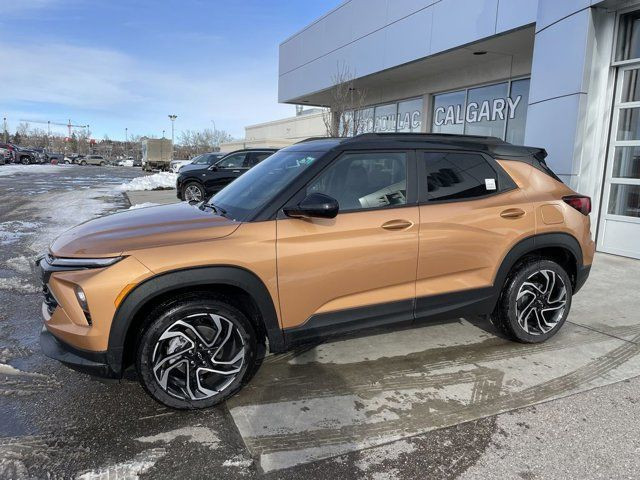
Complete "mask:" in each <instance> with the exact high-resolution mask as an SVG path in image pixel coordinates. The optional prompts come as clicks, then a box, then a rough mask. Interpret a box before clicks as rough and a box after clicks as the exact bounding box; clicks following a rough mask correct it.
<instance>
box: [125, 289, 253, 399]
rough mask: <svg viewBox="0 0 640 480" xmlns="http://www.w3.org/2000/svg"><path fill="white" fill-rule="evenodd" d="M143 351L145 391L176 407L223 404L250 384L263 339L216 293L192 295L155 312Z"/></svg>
mask: <svg viewBox="0 0 640 480" xmlns="http://www.w3.org/2000/svg"><path fill="white" fill-rule="evenodd" d="M149 319H150V323H149V324H148V326H147V328H146V330H145V331H144V334H143V335H142V337H141V339H140V341H139V344H138V349H137V358H136V368H137V371H138V376H139V378H140V382H141V383H142V386H143V387H144V388H145V390H146V391H147V392H148V393H149V394H150V395H151V396H152V397H153V398H154V399H155V400H157V401H158V402H160V403H162V404H164V405H166V406H168V407H171V408H176V409H181V410H191V409H198V408H207V407H211V406H213V405H216V404H218V403H220V402H223V401H224V400H226V399H227V398H229V397H231V396H232V395H233V394H235V393H236V392H237V391H238V390H239V389H240V388H242V386H243V385H245V384H246V382H248V380H249V378H250V377H251V376H252V375H253V373H254V371H255V368H256V366H257V362H256V352H257V351H258V346H259V343H258V342H259V341H258V338H257V336H256V332H255V329H254V328H253V325H252V324H251V322H250V321H249V319H248V318H247V317H246V316H245V315H244V314H243V313H242V312H240V311H239V310H238V309H236V308H235V307H233V306H232V305H231V304H230V303H229V302H227V301H226V300H225V299H224V297H217V296H214V295H211V294H207V293H202V294H191V295H188V296H182V297H181V298H179V299H176V300H173V301H170V302H168V303H165V304H163V305H161V306H159V307H158V308H156V309H155V310H154V311H152V312H151V314H150V317H149Z"/></svg>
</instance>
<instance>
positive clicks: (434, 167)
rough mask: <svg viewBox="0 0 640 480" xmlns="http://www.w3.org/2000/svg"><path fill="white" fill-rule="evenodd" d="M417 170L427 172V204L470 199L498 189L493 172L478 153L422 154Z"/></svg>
mask: <svg viewBox="0 0 640 480" xmlns="http://www.w3.org/2000/svg"><path fill="white" fill-rule="evenodd" d="M418 168H423V169H424V171H425V173H426V175H425V178H426V195H424V194H423V195H422V197H425V196H426V200H427V201H431V202H436V201H451V200H464V199H473V198H477V197H482V196H485V195H489V194H491V193H495V192H496V191H497V190H498V184H497V183H498V178H497V175H496V171H495V170H494V169H493V168H492V167H491V165H489V163H488V162H487V160H486V159H485V158H484V157H483V156H482V155H480V154H475V153H458V152H425V153H424V155H423V157H422V164H421V165H419V166H418ZM424 190H425V185H422V191H423V192H424Z"/></svg>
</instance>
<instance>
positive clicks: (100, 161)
mask: <svg viewBox="0 0 640 480" xmlns="http://www.w3.org/2000/svg"><path fill="white" fill-rule="evenodd" d="M78 161H79V163H80V165H100V166H101V167H104V166H105V165H106V164H107V160H106V159H105V158H104V157H103V156H102V155H87V156H86V157H84V158H80V159H79V160H78Z"/></svg>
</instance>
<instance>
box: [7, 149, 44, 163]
mask: <svg viewBox="0 0 640 480" xmlns="http://www.w3.org/2000/svg"><path fill="white" fill-rule="evenodd" d="M13 162H14V163H21V164H23V165H29V164H31V163H43V162H44V155H43V154H42V153H40V152H38V151H36V150H33V149H31V148H23V147H18V146H17V145H14V150H13Z"/></svg>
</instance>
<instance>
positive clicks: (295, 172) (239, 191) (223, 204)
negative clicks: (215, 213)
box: [211, 150, 324, 221]
mask: <svg viewBox="0 0 640 480" xmlns="http://www.w3.org/2000/svg"><path fill="white" fill-rule="evenodd" d="M323 153H324V152H299V151H287V150H280V151H279V152H276V153H274V154H273V155H271V156H269V158H267V159H266V160H264V161H263V162H260V163H259V164H258V165H256V166H255V167H254V168H252V169H251V170H249V171H248V172H247V173H245V174H243V175H242V176H240V177H239V178H237V179H236V180H234V181H233V182H231V183H230V184H229V185H227V186H226V187H225V188H223V189H222V190H220V192H218V193H217V194H216V195H215V196H214V197H213V198H212V199H211V203H212V204H213V205H215V206H216V207H220V208H222V209H224V210H225V211H226V212H227V213H226V215H227V216H228V217H230V218H233V219H235V220H239V221H243V220H245V219H246V218H248V217H249V216H251V214H253V213H255V212H256V211H258V210H259V209H261V208H262V207H263V206H264V205H266V204H267V203H268V202H269V201H270V200H272V199H273V198H274V197H275V196H276V195H278V194H279V193H280V192H281V191H282V190H283V189H285V188H286V187H287V186H288V185H289V184H290V183H291V182H293V181H294V180H295V179H296V178H297V177H298V176H299V175H300V174H301V173H302V172H303V171H304V170H306V169H307V167H308V166H309V165H311V164H312V163H313V162H314V161H315V160H317V159H318V158H319V157H320V156H321V155H323Z"/></svg>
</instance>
